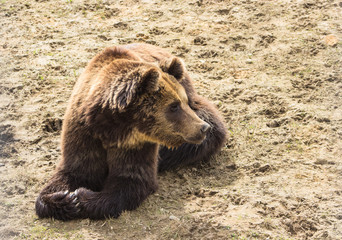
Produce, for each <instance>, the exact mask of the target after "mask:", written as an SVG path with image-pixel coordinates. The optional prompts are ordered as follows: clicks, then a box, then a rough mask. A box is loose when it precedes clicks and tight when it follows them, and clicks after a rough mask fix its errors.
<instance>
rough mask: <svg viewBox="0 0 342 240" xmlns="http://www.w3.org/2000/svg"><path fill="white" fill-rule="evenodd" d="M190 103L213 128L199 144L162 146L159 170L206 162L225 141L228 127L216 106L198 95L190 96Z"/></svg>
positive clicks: (198, 114) (199, 115)
mask: <svg viewBox="0 0 342 240" xmlns="http://www.w3.org/2000/svg"><path fill="white" fill-rule="evenodd" d="M189 105H190V107H191V108H192V109H193V110H194V111H195V112H196V114H197V116H198V117H199V118H201V119H202V120H204V121H205V122H207V123H208V124H209V125H210V126H211V129H210V130H209V131H208V133H207V136H206V139H205V140H204V141H203V142H202V143H201V144H199V145H196V144H189V143H185V144H183V145H181V146H180V147H178V148H176V149H168V148H167V147H164V146H161V147H160V149H159V163H158V170H159V171H165V170H168V169H172V168H175V167H177V166H183V165H188V164H193V163H200V162H206V161H208V160H210V158H211V157H212V156H213V155H214V154H216V153H217V152H218V151H219V150H220V149H221V148H222V146H223V144H224V143H225V140H226V134H227V133H226V128H225V126H224V123H223V120H222V118H221V116H220V113H219V112H218V111H217V110H216V108H215V107H214V106H213V105H212V104H211V103H209V102H208V101H207V100H206V99H204V98H203V97H201V96H198V95H196V96H194V97H192V99H191V98H189Z"/></svg>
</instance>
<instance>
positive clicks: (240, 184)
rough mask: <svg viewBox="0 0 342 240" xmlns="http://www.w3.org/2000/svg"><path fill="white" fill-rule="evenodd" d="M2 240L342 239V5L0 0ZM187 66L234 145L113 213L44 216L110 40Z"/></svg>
mask: <svg viewBox="0 0 342 240" xmlns="http://www.w3.org/2000/svg"><path fill="white" fill-rule="evenodd" d="M0 9H1V11H0V36H1V37H0V50H1V54H0V64H1V65H0V108H1V110H0V239H12V238H15V239H342V181H341V180H342V128H341V126H342V43H341V39H342V2H341V1H335V0H324V1H323V0H317V1H313V0H283V1H280V0H272V1H271V0H263V1H256V0H243V1H242V0H226V1H221V0H213V1H209V0H190V1H181V0H174V1H165V0H164V1H156V0H141V1H138V0H136V1H133V0H127V1H114V0H112V1H101V0H89V1H80V0H60V1H48V0H35V1H33V0H23V1H14V0H2V1H0ZM132 42H147V43H150V44H155V45H158V46H161V47H163V48H166V49H168V50H169V51H170V52H172V53H173V54H175V55H177V56H180V57H182V58H183V59H184V61H185V63H186V65H187V68H188V70H189V72H190V73H191V75H192V76H193V79H194V82H195V85H196V88H197V90H198V91H199V92H200V93H201V94H202V95H203V96H205V97H207V98H209V99H211V100H212V101H213V102H214V103H215V104H216V105H217V107H218V108H219V110H220V111H221V112H222V114H223V116H224V117H225V120H226V124H227V129H228V130H229V137H228V139H227V143H226V146H225V147H224V148H223V149H222V152H221V153H220V154H219V155H218V156H217V157H216V158H215V159H213V160H212V161H211V162H210V164H209V165H203V166H191V167H188V168H183V169H177V170H175V171H170V172H166V173H163V174H160V176H159V182H160V189H159V191H158V192H157V193H156V194H154V195H152V196H151V197H149V198H148V200H147V201H145V202H144V203H143V205H142V206H141V207H140V208H139V209H138V210H136V211H133V212H126V213H124V214H123V215H122V216H121V217H120V218H118V219H109V220H105V221H89V220H79V221H71V222H60V221H53V220H49V219H44V220H39V219H38V218H37V217H36V215H35V213H34V201H35V198H36V196H37V194H38V192H39V191H40V190H41V189H42V187H43V186H44V184H45V183H46V181H47V180H48V178H49V177H50V176H51V174H52V173H53V170H54V168H55V165H56V162H58V160H59V157H60V147H59V143H60V130H61V123H62V119H63V114H64V111H65V107H66V103H67V100H68V98H69V96H70V93H71V90H72V87H73V84H74V83H75V81H76V79H77V77H78V76H79V75H80V73H81V72H82V71H83V69H84V67H85V65H86V64H87V62H88V61H89V60H90V59H91V58H92V57H93V56H94V55H95V54H96V53H98V52H99V51H100V50H101V49H103V48H104V47H107V46H111V45H116V44H125V43H132Z"/></svg>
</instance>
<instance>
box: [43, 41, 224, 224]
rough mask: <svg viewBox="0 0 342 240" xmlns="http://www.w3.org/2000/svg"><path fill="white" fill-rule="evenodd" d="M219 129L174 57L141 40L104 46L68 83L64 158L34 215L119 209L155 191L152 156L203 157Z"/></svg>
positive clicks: (101, 213) (110, 213) (169, 163)
mask: <svg viewBox="0 0 342 240" xmlns="http://www.w3.org/2000/svg"><path fill="white" fill-rule="evenodd" d="M207 123H208V124H209V125H210V127H211V128H209V127H208V126H209V125H208V124H207ZM225 134H226V132H225V129H224V125H223V123H222V120H221V118H220V115H219V113H218V112H217V110H216V109H215V108H214V107H213V106H212V105H211V104H210V103H209V102H208V101H207V100H205V99H204V98H202V97H200V96H198V95H197V94H196V92H195V91H194V89H193V86H192V83H191V80H190V77H189V75H188V74H187V72H186V70H185V69H184V66H183V64H182V62H181V61H180V60H179V59H178V58H175V57H173V56H172V55H170V54H169V53H167V52H166V51H164V50H162V49H160V48H157V47H154V46H151V45H146V44H134V45H127V46H121V47H112V48H107V49H105V50H104V51H102V52H101V53H100V54H98V55H97V56H95V57H94V58H93V59H92V60H91V62H90V63H89V64H88V66H87V68H86V70H85V72H84V73H83V74H82V75H81V77H80V79H79V80H78V82H77V83H76V85H75V87H74V90H73V93H72V96H71V100H70V103H69V106H68V108H67V111H66V114H65V118H64V122H63V129H62V160H61V162H60V163H59V165H58V166H57V170H56V173H55V174H54V176H53V177H52V178H51V180H50V182H49V183H48V185H47V186H46V187H45V188H44V189H43V191H42V192H41V193H40V195H39V196H38V198H37V201H36V212H37V215H38V216H39V217H54V218H56V219H61V220H69V219H75V218H91V219H101V218H105V217H118V216H119V215H120V214H121V212H122V211H124V210H133V209H135V208H137V207H138V206H139V205H140V204H141V202H142V201H143V200H144V199H146V198H147V197H148V195H150V194H151V193H153V192H155V191H156V189H157V168H158V164H159V170H165V169H169V168H172V167H175V166H177V165H180V164H189V163H194V162H199V161H203V160H207V159H209V158H210V157H211V156H212V155H213V154H215V153H217V151H219V149H220V148H221V147H222V145H223V143H224V140H225ZM170 147H171V148H175V149H174V150H169V148H170ZM158 152H159V154H158ZM158 155H159V163H158Z"/></svg>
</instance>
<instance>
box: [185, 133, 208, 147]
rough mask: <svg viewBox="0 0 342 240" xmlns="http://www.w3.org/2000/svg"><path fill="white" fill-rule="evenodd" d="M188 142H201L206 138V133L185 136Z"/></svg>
mask: <svg viewBox="0 0 342 240" xmlns="http://www.w3.org/2000/svg"><path fill="white" fill-rule="evenodd" d="M183 138H184V140H185V141H186V142H187V143H192V144H197V145H199V144H201V143H202V142H203V141H204V140H205V139H206V134H198V135H196V136H194V137H183Z"/></svg>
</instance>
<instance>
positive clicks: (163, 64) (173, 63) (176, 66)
mask: <svg viewBox="0 0 342 240" xmlns="http://www.w3.org/2000/svg"><path fill="white" fill-rule="evenodd" d="M159 66H160V68H161V69H162V70H163V71H164V72H166V73H168V74H170V75H172V76H174V77H175V78H176V79H177V80H181V79H182V78H183V75H184V71H185V67H184V64H183V62H182V60H180V59H179V58H177V57H170V58H166V59H163V60H161V61H160V63H159Z"/></svg>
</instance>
